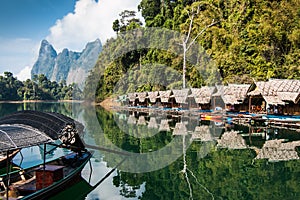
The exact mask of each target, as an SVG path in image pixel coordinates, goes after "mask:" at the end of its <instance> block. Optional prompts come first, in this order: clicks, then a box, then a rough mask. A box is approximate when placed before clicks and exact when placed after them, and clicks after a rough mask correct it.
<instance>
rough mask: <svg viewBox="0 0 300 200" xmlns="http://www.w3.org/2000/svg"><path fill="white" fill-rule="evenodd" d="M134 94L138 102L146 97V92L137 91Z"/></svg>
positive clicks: (143, 100)
mask: <svg viewBox="0 0 300 200" xmlns="http://www.w3.org/2000/svg"><path fill="white" fill-rule="evenodd" d="M136 95H137V99H138V100H139V102H145V100H146V97H147V92H137V93H136Z"/></svg>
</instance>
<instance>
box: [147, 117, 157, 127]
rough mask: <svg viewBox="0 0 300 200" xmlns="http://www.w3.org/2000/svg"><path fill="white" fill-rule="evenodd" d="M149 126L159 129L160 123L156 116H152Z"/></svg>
mask: <svg viewBox="0 0 300 200" xmlns="http://www.w3.org/2000/svg"><path fill="white" fill-rule="evenodd" d="M148 128H153V129H157V128H158V124H157V121H156V118H155V117H150V120H149V123H148Z"/></svg>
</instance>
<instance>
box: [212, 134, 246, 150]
mask: <svg viewBox="0 0 300 200" xmlns="http://www.w3.org/2000/svg"><path fill="white" fill-rule="evenodd" d="M217 146H218V147H220V148H228V149H247V148H248V146H247V144H246V141H245V140H244V138H243V137H242V136H241V135H240V134H239V133H238V132H237V131H227V132H224V133H223V135H222V137H221V139H219V140H218V144H217Z"/></svg>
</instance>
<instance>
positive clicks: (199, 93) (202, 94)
mask: <svg viewBox="0 0 300 200" xmlns="http://www.w3.org/2000/svg"><path fill="white" fill-rule="evenodd" d="M215 90H216V88H215V87H209V86H203V87H201V88H191V92H192V93H191V94H190V95H189V97H192V98H194V99H195V102H196V103H199V104H208V103H210V100H211V96H212V94H213V93H214V91H215Z"/></svg>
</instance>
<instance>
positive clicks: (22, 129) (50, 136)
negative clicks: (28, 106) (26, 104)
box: [0, 111, 92, 200]
mask: <svg viewBox="0 0 300 200" xmlns="http://www.w3.org/2000/svg"><path fill="white" fill-rule="evenodd" d="M83 128H84V127H83V125H82V124H81V123H79V122H77V121H75V120H73V119H72V118H69V117H67V116H65V115H62V114H58V113H47V112H39V111H21V112H17V113H13V114H11V115H8V116H5V117H3V118H1V119H0V141H1V142H0V152H2V153H5V152H6V155H9V152H14V151H17V150H21V149H23V148H30V147H34V146H40V147H42V146H43V148H41V149H43V156H42V157H43V160H42V162H41V163H37V164H35V165H32V166H30V167H26V168H23V167H22V166H17V164H16V163H12V162H6V163H7V166H6V169H7V170H6V171H7V172H6V173H3V174H1V175H0V199H11V200H13V199H23V200H25V199H31V200H33V199H49V198H50V197H51V196H53V195H55V194H57V193H58V192H60V191H62V190H65V189H66V188H68V187H69V186H70V185H72V184H74V183H76V182H78V181H79V180H80V178H81V171H82V169H83V167H84V166H85V165H86V163H87V162H88V161H89V160H90V158H91V156H92V153H91V152H89V151H88V150H87V149H86V148H85V146H84V144H83V142H82V141H81V138H80V136H79V135H80V134H81V133H82V131H83ZM49 146H51V147H52V150H53V149H56V148H64V149H66V150H64V152H65V154H64V155H63V156H60V157H57V158H52V159H46V155H47V154H48V153H49V152H50V151H48V150H49V148H47V147H49ZM25 159H26V156H24V160H25ZM12 165H13V167H11V166H12ZM16 167H17V168H16Z"/></svg>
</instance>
